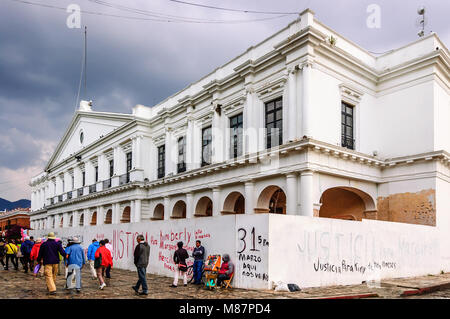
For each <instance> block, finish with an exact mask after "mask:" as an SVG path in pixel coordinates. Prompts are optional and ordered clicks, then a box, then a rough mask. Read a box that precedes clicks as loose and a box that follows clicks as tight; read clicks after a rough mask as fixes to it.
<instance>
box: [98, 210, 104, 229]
mask: <svg viewBox="0 0 450 319" xmlns="http://www.w3.org/2000/svg"><path fill="white" fill-rule="evenodd" d="M104 223H105V208H104V207H103V206H98V207H97V225H103V224H104Z"/></svg>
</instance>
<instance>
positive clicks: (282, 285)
mask: <svg viewBox="0 0 450 319" xmlns="http://www.w3.org/2000/svg"><path fill="white" fill-rule="evenodd" d="M275 291H289V288H288V285H287V284H285V283H284V282H281V281H279V282H277V283H276V287H275Z"/></svg>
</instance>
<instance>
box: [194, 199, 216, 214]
mask: <svg viewBox="0 0 450 319" xmlns="http://www.w3.org/2000/svg"><path fill="white" fill-rule="evenodd" d="M212 208H213V202H212V200H211V199H210V198H209V197H208V196H204V197H202V198H200V199H199V201H198V202H197V206H196V207H195V214H194V216H196V217H206V216H212Z"/></svg>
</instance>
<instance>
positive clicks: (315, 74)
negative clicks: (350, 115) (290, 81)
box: [299, 68, 341, 146]
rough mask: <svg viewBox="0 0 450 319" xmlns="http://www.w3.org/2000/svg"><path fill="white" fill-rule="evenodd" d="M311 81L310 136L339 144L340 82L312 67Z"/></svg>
mask: <svg viewBox="0 0 450 319" xmlns="http://www.w3.org/2000/svg"><path fill="white" fill-rule="evenodd" d="M311 83H312V85H311V92H310V97H311V104H312V105H313V106H314V107H313V108H312V114H311V131H312V137H313V138H314V139H317V140H320V141H323V142H326V143H330V144H333V145H338V146H340V145H341V94H340V91H339V84H340V83H341V82H340V81H339V80H337V79H336V78H333V77H331V76H329V75H327V74H325V73H323V72H321V71H320V70H318V69H316V68H313V69H312V72H311ZM324 92H326V94H324ZM299 105H301V103H300V104H299ZM299 111H301V108H299ZM300 113H301V112H300ZM300 123H301V122H300Z"/></svg>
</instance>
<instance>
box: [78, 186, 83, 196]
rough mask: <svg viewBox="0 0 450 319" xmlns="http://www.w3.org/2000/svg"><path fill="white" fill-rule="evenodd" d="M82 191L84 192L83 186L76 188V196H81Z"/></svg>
mask: <svg viewBox="0 0 450 319" xmlns="http://www.w3.org/2000/svg"><path fill="white" fill-rule="evenodd" d="M83 193H84V188H83V187H81V188H78V190H77V196H78V197H81V196H83Z"/></svg>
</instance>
